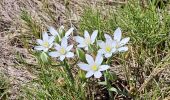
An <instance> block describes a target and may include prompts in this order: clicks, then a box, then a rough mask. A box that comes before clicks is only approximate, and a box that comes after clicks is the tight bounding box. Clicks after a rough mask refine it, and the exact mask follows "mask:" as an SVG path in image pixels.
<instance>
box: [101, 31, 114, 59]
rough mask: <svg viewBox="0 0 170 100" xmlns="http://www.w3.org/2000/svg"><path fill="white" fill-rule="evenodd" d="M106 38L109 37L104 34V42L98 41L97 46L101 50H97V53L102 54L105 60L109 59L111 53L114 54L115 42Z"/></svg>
mask: <svg viewBox="0 0 170 100" xmlns="http://www.w3.org/2000/svg"><path fill="white" fill-rule="evenodd" d="M108 36H109V35H107V34H105V38H106V42H103V41H98V45H99V47H100V48H101V49H99V50H98V53H99V54H104V56H105V57H106V58H109V57H111V56H112V53H114V52H116V48H115V42H114V41H113V40H112V38H110V37H108Z"/></svg>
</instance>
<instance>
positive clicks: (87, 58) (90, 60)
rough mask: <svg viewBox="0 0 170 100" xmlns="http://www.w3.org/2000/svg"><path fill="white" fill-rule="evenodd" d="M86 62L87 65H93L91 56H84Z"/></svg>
mask: <svg viewBox="0 0 170 100" xmlns="http://www.w3.org/2000/svg"><path fill="white" fill-rule="evenodd" d="M86 61H87V62H88V64H89V65H91V64H94V59H93V57H92V56H91V55H88V54H86Z"/></svg>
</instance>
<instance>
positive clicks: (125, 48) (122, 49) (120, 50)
mask: <svg viewBox="0 0 170 100" xmlns="http://www.w3.org/2000/svg"><path fill="white" fill-rule="evenodd" d="M118 51H119V52H125V51H128V47H127V46H125V47H120V48H119V49H118Z"/></svg>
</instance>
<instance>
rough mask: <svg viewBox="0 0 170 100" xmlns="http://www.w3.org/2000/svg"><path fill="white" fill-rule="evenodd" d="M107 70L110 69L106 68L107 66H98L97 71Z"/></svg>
mask: <svg viewBox="0 0 170 100" xmlns="http://www.w3.org/2000/svg"><path fill="white" fill-rule="evenodd" d="M109 68H110V66H108V65H101V66H99V71H104V70H107V69H109Z"/></svg>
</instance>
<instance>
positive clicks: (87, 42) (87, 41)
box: [84, 37, 91, 45]
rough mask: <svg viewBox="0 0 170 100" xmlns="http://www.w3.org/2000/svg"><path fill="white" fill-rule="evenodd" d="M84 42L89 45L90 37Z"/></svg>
mask: <svg viewBox="0 0 170 100" xmlns="http://www.w3.org/2000/svg"><path fill="white" fill-rule="evenodd" d="M84 42H85V43H86V44H88V45H89V44H90V43H91V39H90V37H88V38H86V39H85V41H84Z"/></svg>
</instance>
